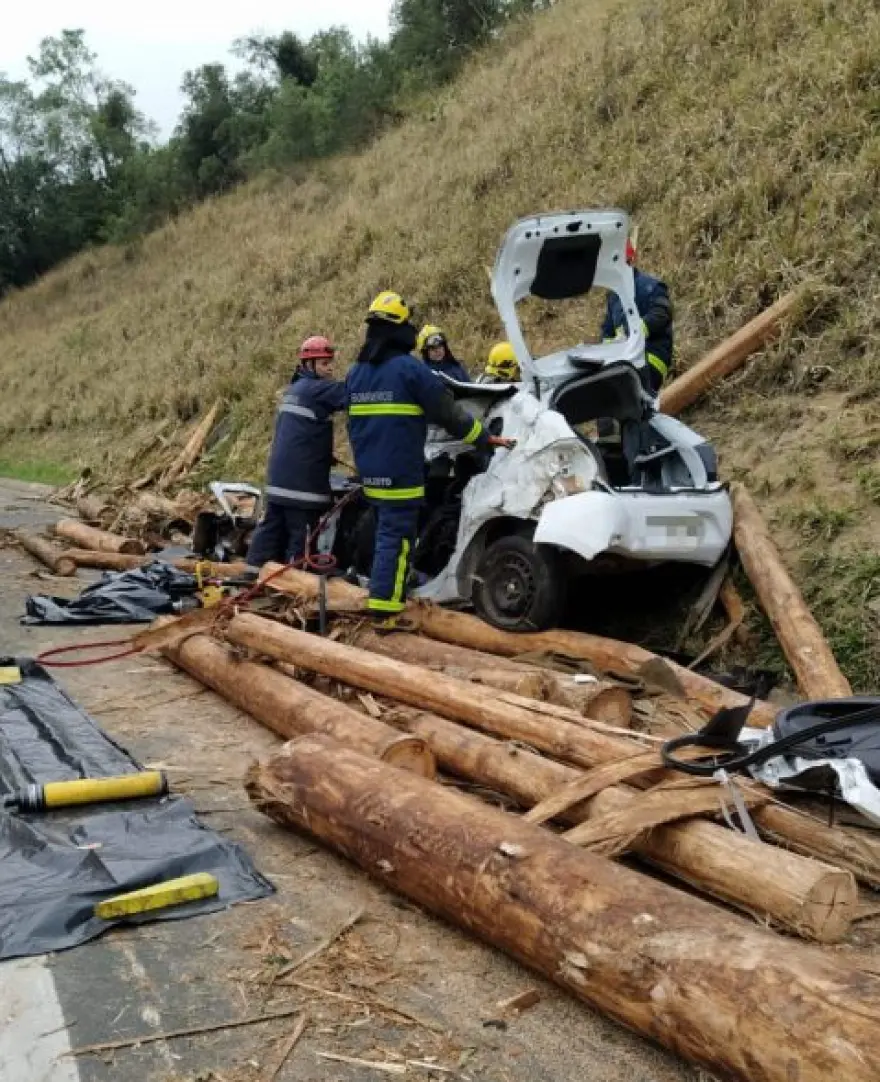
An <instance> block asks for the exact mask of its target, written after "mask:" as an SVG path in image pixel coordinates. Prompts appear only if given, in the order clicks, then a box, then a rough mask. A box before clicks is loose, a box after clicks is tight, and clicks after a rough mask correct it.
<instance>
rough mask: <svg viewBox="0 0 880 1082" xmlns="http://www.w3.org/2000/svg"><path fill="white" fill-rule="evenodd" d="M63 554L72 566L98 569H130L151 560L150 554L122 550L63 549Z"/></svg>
mask: <svg viewBox="0 0 880 1082" xmlns="http://www.w3.org/2000/svg"><path fill="white" fill-rule="evenodd" d="M64 556H65V559H68V560H70V562H71V563H72V564H73V565H74V567H91V568H95V569H96V570H99V571H131V570H133V569H134V568H136V567H143V566H144V565H145V564H148V563H151V562H152V560H153V557H152V556H128V555H126V554H125V553H123V552H91V551H88V550H87V549H65V552H64Z"/></svg>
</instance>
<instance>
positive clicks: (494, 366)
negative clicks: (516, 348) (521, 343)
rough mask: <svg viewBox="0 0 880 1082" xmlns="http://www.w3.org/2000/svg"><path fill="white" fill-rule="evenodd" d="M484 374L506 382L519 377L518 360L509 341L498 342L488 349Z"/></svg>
mask: <svg viewBox="0 0 880 1082" xmlns="http://www.w3.org/2000/svg"><path fill="white" fill-rule="evenodd" d="M486 375H487V376H493V377H494V378H495V379H500V380H504V381H505V382H506V383H516V382H517V380H518V379H519V375H520V374H519V362H518V361H517V359H516V354H515V353H514V352H513V346H512V345H511V344H510V342H498V343H496V345H494V346H493V347H492V349H491V350H490V351H489V359H488V360H487V361H486Z"/></svg>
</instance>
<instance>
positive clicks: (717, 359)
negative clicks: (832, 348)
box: [660, 290, 801, 416]
mask: <svg viewBox="0 0 880 1082" xmlns="http://www.w3.org/2000/svg"><path fill="white" fill-rule="evenodd" d="M800 299H801V293H800V292H799V291H797V290H794V291H793V292H791V293H786V294H785V296H783V297H780V299H779V300H778V301H776V303H775V304H772V305H771V306H770V307H769V308H767V309H765V311H763V312H761V314H760V315H757V316H755V318H754V319H752V320H750V321H749V322H748V323H747V324H746V325H745V326H744V327H741V328H740V329H739V330H738V331H737V332H736V333H735V334H732V335H731V336H730V337H729V338H725V340H724V341H723V342H721V343H720V345H717V346H716V347H715V348H714V349H713V350H711V351H710V352H709V353H707V354H706V356H705V357H703V358H702V359H701V360H699V361H697V363H696V364H695V365H692V366H691V367H690V368H689V369H688V370H687V371H686V372H683V373H682V374H681V375H680V376H679V377H678V378H677V379H674V380H673V381H672V382H671V383H670V384H669V385H668V386H667V387H665V388H664V389H663V391H662V392H661V393H660V411H661V412H662V413H667V414H669V415H670V416H675V415H676V414H677V413H681V411H682V410H683V409H685V408H686V407H687V406H689V405H691V403H693V402H696V400H697V399H698V398H700V397H701V396H702V395H703V394H705V392H706V391H707V390H708V389H709V388H710V387H711V386H713V384H715V383H718V382H719V380H722V379H724V377H725V376H729V375H730V374H731V372H735V371H736V370H737V369H738V368H741V367H742V365H743V364H745V362H746V360H747V359H748V358H749V357H751V355H752V354H753V353H754V352H755V351H756V350H759V349H760V348H761V347H762V346H763V345H766V343H767V342H769V341H770V340H771V339H773V338H775V337H776V336H777V335H778V334H779V331H780V328H781V325H782V322H783V320H785V319H786V317H787V316H789V315H791V314H792V312H794V311H795V309H796V308H797V305H798V302H799V301H800Z"/></svg>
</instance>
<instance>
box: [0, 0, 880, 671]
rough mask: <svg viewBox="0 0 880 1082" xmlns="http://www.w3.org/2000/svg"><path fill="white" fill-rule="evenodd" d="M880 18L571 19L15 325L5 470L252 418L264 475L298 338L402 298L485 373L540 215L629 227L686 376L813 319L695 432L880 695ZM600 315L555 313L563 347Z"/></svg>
mask: <svg viewBox="0 0 880 1082" xmlns="http://www.w3.org/2000/svg"><path fill="white" fill-rule="evenodd" d="M878 191H880V10H878V8H877V6H876V5H875V4H873V3H869V2H868V0H765V2H764V3H763V4H756V3H754V0H653V2H652V3H651V4H650V5H647V6H640V5H639V4H638V2H637V0H634V2H633V3H631V4H628V5H621V4H619V3H618V4H612V3H609V2H606V0H559V3H558V5H557V6H556V7H555V8H554V9H553V10H552V11H550V12H548V13H547V14H546V15H543V16H540V17H539V18H537V19H535V20H534V21H533V22H532V23H530V24H529V26H528V27H525V28H521V29H519V30H518V31H517V33H516V34H515V35H514V36H512V37H508V39H507V40H506V41H504V42H503V43H501V44H499V46H498V47H497V48H496V49H494V50H493V51H492V52H491V53H490V54H488V55H485V56H484V57H482V58H480V61H479V62H478V63H474V64H473V65H472V67H471V69H470V70H468V71H467V72H465V74H464V76H463V77H462V78H461V79H460V80H459V82H458V83H457V84H456V85H455V86H454V87H453V88H452V89H450V90H449V91H447V92H446V93H445V94H444V95H443V96H442V97H440V98H438V99H437V100H435V101H433V102H432V103H430V105H429V106H426V107H424V109H423V110H422V111H421V112H419V113H418V114H417V115H415V116H413V117H412V118H411V119H410V120H408V121H407V122H406V123H405V124H403V125H401V126H400V127H399V128H397V129H396V130H394V131H392V132H390V133H389V134H388V135H387V136H385V137H384V138H383V139H382V140H380V141H379V142H377V143H376V144H375V145H374V146H373V147H372V148H370V149H369V150H368V151H367V152H366V153H364V154H362V155H360V156H358V157H356V158H351V159H346V160H339V161H335V162H331V163H329V164H326V165H322V166H319V167H317V168H316V169H315V170H314V171H313V172H312V173H311V174H310V175H309V176H308V177H307V178H306V179H305V180H301V179H294V178H289V177H288V178H280V177H265V178H263V179H261V180H260V181H259V182H256V183H254V184H251V185H250V186H249V187H247V188H244V189H242V190H239V191H237V192H236V193H234V194H232V195H230V196H228V197H225V198H223V199H221V200H217V201H214V202H211V203H208V204H206V205H204V206H202V207H200V208H199V209H198V210H196V211H195V212H193V213H192V214H190V215H188V216H186V217H183V218H181V219H179V220H178V221H176V222H174V223H172V224H170V225H168V226H167V227H165V228H164V229H162V230H161V231H160V232H158V233H156V234H154V235H152V236H150V237H148V238H147V239H146V240H145V241H143V243H141V244H140V245H138V246H136V247H131V248H127V249H115V248H114V249H104V250H101V251H97V252H94V253H91V254H88V255H85V256H83V257H81V258H78V259H77V260H75V261H73V262H72V263H71V264H69V265H68V266H66V267H64V268H62V269H60V270H59V271H57V272H55V273H53V274H51V275H50V276H48V277H47V278H46V279H44V280H43V281H42V282H40V283H39V284H38V285H37V286H35V287H33V288H31V289H29V290H27V291H25V292H23V293H21V294H19V295H17V296H13V297H11V298H9V299H7V300H6V301H5V302H4V303H3V304H2V305H0V375H2V380H3V385H4V392H5V393H4V394H3V395H2V396H0V439H2V442H3V445H2V446H0V457H2V458H4V459H7V460H8V459H10V458H13V459H14V458H16V457H18V458H20V459H25V458H27V459H34V460H46V461H52V462H70V463H78V462H88V463H90V464H92V465H96V464H103V463H108V464H109V465H110V466H112V465H113V464H114V462H118V461H119V460H120V459H121V458H122V457H123V456H124V454H125V453H126V451H127V449H128V448H129V447H130V446H131V441H132V440H136V439H137V438H141V437H142V435H143V433H144V432H147V431H149V430H150V428H151V427H155V426H156V425H157V424H158V423H160V422H161V421H162V420H164V419H171V421H172V423H174V424H182V423H183V422H185V421H187V420H189V419H190V418H192V417H193V416H194V415H195V414H196V413H198V412H199V411H200V410H203V409H204V408H205V407H206V405H207V404H208V403H209V401H210V400H212V399H213V398H214V396H215V395H216V394H217V393H222V394H223V395H225V396H226V397H227V398H228V399H229V400H230V401H231V402H232V403H233V411H232V421H231V425H230V429H229V433H228V436H227V439H226V441H225V443H224V444H223V446H222V448H219V449H218V456H217V458H218V460H219V461H221V462H222V464H223V466H224V470H223V472H224V473H225V474H226V475H227V476H231V475H232V474H233V473H234V474H238V475H243V476H244V475H251V476H254V477H259V475H260V473H261V471H262V465H263V461H264V456H265V452H266V448H267V443H268V438H269V433H270V428H271V417H272V411H273V404H274V400H275V394H276V391H277V389H278V387H279V385H280V384H281V383H282V382H283V381H285V379H286V377H287V375H288V373H289V371H290V369H291V367H292V365H293V355H294V349H295V346H296V344H297V342H298V341H299V340H300V339H301V338H302V337H303V336H304V335H305V334H307V333H313V332H316V331H321V332H325V333H326V332H329V333H331V334H333V335H334V336H335V337H336V339H337V341H338V342H339V343H340V345H341V346H342V347H343V349H344V351H345V352H346V354H347V355H349V356H350V355H351V352H352V351H353V350H354V348H355V346H356V343H357V340H358V337H359V335H360V331H361V324H360V320H361V318H362V313H363V309H364V306H365V305H366V304H367V303H368V301H369V299H370V298H371V296H372V295H373V294H374V293H375V292H376V291H378V290H379V289H382V288H395V289H399V290H400V291H401V292H402V293H403V294H404V295H405V296H406V297H407V298H410V299H411V300H412V301H413V302H414V303H415V304H416V305H417V308H418V312H419V314H420V315H422V316H424V317H430V319H431V320H432V321H436V322H439V323H441V324H443V325H444V326H446V327H447V329H448V330H449V331H450V332H451V334H452V335H453V339H454V343H455V345H456V347H457V348H458V350H459V352H460V353H461V354H462V355H463V356H464V357H465V358H469V359H473V360H474V361H476V360H478V359H480V358H482V357H483V356H485V352H486V350H487V349H488V347H489V346H490V345H491V344H492V342H493V341H494V340H495V339H496V338H497V337H498V336H499V334H500V327H499V324H498V321H497V317H496V316H495V314H494V309H493V307H492V305H491V300H490V297H489V294H488V289H487V279H486V269H485V268H486V267H487V266H490V265H491V263H492V260H493V258H494V253H495V249H496V247H497V244H498V241H499V239H500V237H501V235H502V233H503V231H504V229H505V228H506V227H507V226H508V225H509V224H510V223H511V222H512V221H513V220H514V219H515V218H517V217H518V216H521V215H523V214H527V213H531V212H534V211H536V210H541V209H552V208H558V207H568V206H580V205H603V204H611V205H620V206H623V207H625V208H626V209H628V210H629V211H630V212H631V213H632V214H633V215H634V216H635V218H636V219H637V220H638V222H639V223H640V225H641V245H640V247H641V252H642V262H643V264H644V265H645V267H646V268H647V269H650V270H656V271H657V272H658V273H661V274H662V275H663V277H664V278H665V279H666V280H667V281H668V282H669V284H670V286H671V287H672V289H673V292H674V297H675V299H676V304H677V313H678V343H679V358H680V364H681V365H683V366H684V365H687V364H689V363H691V362H692V361H693V360H694V359H695V358H696V357H697V356H699V355H700V353H701V352H702V351H703V350H705V349H706V348H707V347H708V346H710V345H712V344H714V343H715V342H717V341H718V340H719V339H720V338H721V337H723V336H724V334H726V333H727V332H729V331H732V330H733V329H735V328H736V327H738V326H739V325H740V324H741V323H742V322H744V321H745V320H746V319H748V318H749V317H750V316H752V315H754V314H755V313H756V312H757V311H759V310H760V309H761V308H762V307H764V306H765V305H766V304H767V303H769V302H770V301H772V300H773V299H774V298H775V297H776V296H777V295H778V294H779V293H781V292H783V291H784V290H785V289H787V288H789V287H790V286H792V285H794V284H796V283H800V282H804V281H807V282H810V283H812V284H813V290H812V294H811V296H812V298H813V299H812V301H811V302H810V304H809V305H808V306H807V310H806V311H805V313H804V318H803V319H802V320H801V322H800V323H799V325H798V326H797V328H796V329H795V330H794V331H793V332H792V334H791V335H790V336H788V337H787V338H786V339H785V340H784V341H782V342H780V343H778V344H777V345H775V346H774V347H773V348H772V349H771V350H770V351H769V352H767V353H766V354H765V355H763V357H761V358H759V359H758V360H757V361H756V362H755V363H754V364H753V365H752V366H750V368H749V369H748V370H747V371H746V372H745V373H744V374H742V375H741V376H739V377H738V378H736V379H734V380H732V381H731V382H730V383H729V385H728V386H727V387H725V389H724V390H723V391H722V392H721V393H719V394H717V395H715V396H714V397H713V398H712V400H711V401H707V402H706V403H704V404H703V405H702V406H701V407H700V409H699V410H698V411H697V412H696V413H695V414H694V415H693V417H692V420H693V422H694V424H695V425H696V426H697V427H699V428H701V429H702V430H704V431H706V432H707V434H709V435H711V436H712V437H713V438H714V439H716V440H717V442H718V445H719V447H720V448H721V451H722V454H723V467H724V469H725V471H726V474H727V476H728V477H740V478H743V479H745V480H747V481H748V482H749V484H750V485H751V486H752V487H753V489H754V490H755V492H756V494H757V496H758V497H759V499H760V500H761V501H762V503H763V506H764V507H765V510H767V511H768V513H769V514H770V516H771V518H772V519H773V521H774V525H775V527H776V529H777V534H778V536H779V537H780V539H781V541H782V543H783V544H784V547H785V550H786V553H787V556H788V558H789V560H790V563H791V565H792V567H793V569H794V570H795V571H796V573H797V574H798V576H799V578H800V581H801V583H802V584H803V586H804V587H805V590H806V592H807V593H808V595H809V596H810V598H811V600H812V601H813V602H814V603H815V604H816V606H817V612H818V615H819V618H820V620H821V621H822V623H823V624H824V626H825V627H826V629H827V630H828V631H829V633H830V634H831V637H832V640H833V643H834V645H835V647H836V649H837V650H838V652H839V654H840V656H841V658H842V660H843V663H844V665H845V667H846V668H847V670H848V671H849V673H850V674H851V675H852V676H853V677H854V678H855V679H856V681H857V682H858V683H859V684H861V685H863V686H864V685H866V684H873V685H875V686H876V685H880V612H878V608H880V600H878V599H880V580H878V576H880V543H878V537H880V453H878V451H880V398H878V386H880V348H878V341H880V271H878V266H880V204H878V199H877V192H878ZM582 321H583V316H582V315H579V314H578V313H577V312H576V311H571V312H568V311H566V312H565V313H564V314H563V315H562V316H559V317H556V318H550V316H549V314H548V313H546V312H544V311H542V310H541V309H540V308H536V309H535V311H533V312H532V313H531V323H532V332H533V335H534V338H535V339H536V340H537V341H536V344H538V345H544V344H549V343H550V342H551V341H558V342H563V341H565V340H566V339H567V340H568V341H573V340H576V339H577V338H578V337H580V336H581V335H582V334H583V333H584V331H585V330H586V331H588V332H589V331H590V330H593V329H594V328H591V327H590V328H584V327H583V326H582Z"/></svg>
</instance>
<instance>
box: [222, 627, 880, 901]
mask: <svg viewBox="0 0 880 1082" xmlns="http://www.w3.org/2000/svg"><path fill="white" fill-rule="evenodd" d="M227 634H228V635H229V637H230V639H231V640H232V641H233V642H237V643H239V644H240V645H243V646H247V647H249V648H250V649H253V650H257V651H259V652H261V653H264V654H267V655H269V656H272V657H277V658H279V659H281V660H284V661H287V662H289V663H290V664H293V665H296V666H299V667H304V668H308V669H310V670H311V671H313V672H320V673H322V674H323V675H325V676H330V677H332V678H334V679H337V680H340V681H341V682H343V683H347V684H353V685H355V686H357V687H361V688H364V689H366V690H367V691H374V692H377V693H378V694H380V695H387V696H388V697H389V698H392V699H395V700H397V701H398V702H406V703H407V704H409V705H410V706H415V707H418V708H419V709H422V710H429V711H431V712H433V713H436V714H441V715H442V716H444V717H447V718H450V719H451V720H454V721H464V722H466V723H467V724H468V725H471V726H473V727H474V728H476V729H481V730H483V731H487V732H490V733H492V734H494V735H497V736H503V737H506V738H508V739H513V740H519V741H522V742H524V743H527V744H531V745H532V746H533V747H535V748H538V749H540V750H541V751H543V752H545V753H546V754H548V755H552V756H553V757H554V758H557V759H561V760H564V761H565V762H569V763H574V764H575V765H577V766H582V767H585V768H587V769H589V768H590V767H593V766H597V765H599V764H601V763H608V762H611V761H614V760H617V759H624V758H626V757H627V756H630V755H632V754H633V752H634V751H636V750H644V748H645V745H644V744H639V743H636V742H635V741H634V740H633V739H628V738H627V737H626V735H624V736H623V737H621V736H620V735H615V734H614V733H613V732H610V731H609V728H608V726H605V725H604V724H601V723H600V724H595V723H594V724H592V725H591V724H590V723H589V720H588V719H578V720H579V721H580V724H573V723H572V722H569V721H565V720H563V719H562V718H559V717H555V716H550V715H547V714H545V713H541V710H542V707H543V708H544V709H546V706H545V705H544V704H540V703H529V702H528V700H518V696H513V695H509V696H508V695H504V694H503V693H500V694H492V693H490V692H487V691H486V690H485V689H482V688H480V687H479V685H473V684H467V683H463V682H462V681H458V680H454V679H452V678H451V677H449V676H445V675H444V674H442V673H429V672H427V671H426V670H424V669H420V668H418V667H416V666H412V665H405V664H403V663H400V662H394V661H392V660H391V659H389V658H383V657H380V656H378V655H371V654H366V653H365V652H364V651H361V650H357V649H356V648H354V647H346V646H343V645H342V644H341V643H335V642H331V641H329V640H327V639H321V638H318V637H317V636H314V635H308V634H306V633H305V632H301V631H295V630H293V629H292V628H286V627H282V626H281V625H279V624H273V623H272V622H271V621H269V620H264V619H261V618H260V617H258V616H252V615H248V614H245V615H242V616H236V617H235V618H234V619H233V620H232V621H231V623H230V625H229V628H228V629H227ZM555 709H557V710H561V709H562V708H561V707H557V708H555ZM741 788H742V789H743V790H744V791H746V792H748V791H750V790H751V789H752V785H751V783H749V782H744V783H742V784H741ZM752 818H753V819H754V820H755V823H756V824H757V826H758V827H759V828H760V829H761V830H762V831H764V832H766V833H768V834H770V835H772V836H773V837H774V838H776V839H781V840H784V842H785V844H789V845H791V847H792V848H794V849H795V850H796V851H797V852H799V853H802V854H804V855H807V856H813V857H816V858H818V859H819V860H824V861H827V862H828V863H829V864H832V865H834V866H836V867H840V868H843V869H845V870H847V871H851V872H852V873H853V874H854V875H855V876H856V877H857V878H859V879H862V880H863V881H864V882H866V883H869V884H871V885H874V884H880V842H877V841H875V840H874V839H872V838H865V837H861V836H860V837H858V838H850V837H847V836H846V835H845V834H844V833H843V832H842V831H841V830H835V829H831V828H829V827H827V826H825V825H824V824H823V823H821V822H819V821H818V820H816V819H812V818H810V817H807V816H804V815H801V814H799V813H798V812H796V811H792V810H790V809H788V808H783V807H779V806H777V805H773V804H767V805H765V806H763V807H755V808H754V809H753V810H752Z"/></svg>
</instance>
